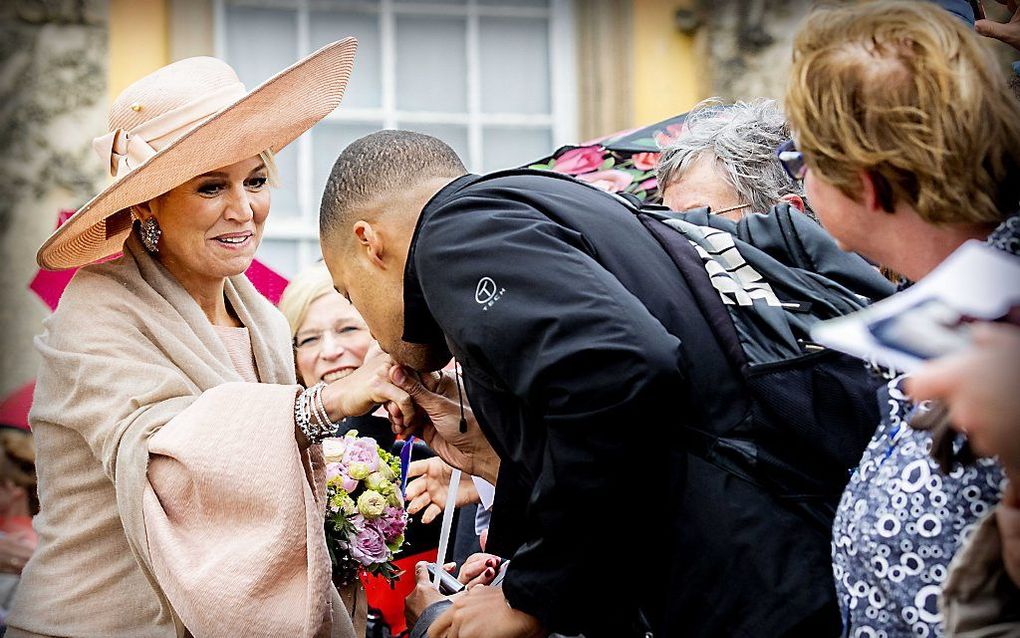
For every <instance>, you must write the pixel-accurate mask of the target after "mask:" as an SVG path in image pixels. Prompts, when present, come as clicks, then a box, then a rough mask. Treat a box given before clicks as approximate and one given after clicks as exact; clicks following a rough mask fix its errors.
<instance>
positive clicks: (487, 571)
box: [457, 553, 503, 587]
mask: <svg viewBox="0 0 1020 638" xmlns="http://www.w3.org/2000/svg"><path fill="white" fill-rule="evenodd" d="M502 562H503V559H501V558H500V557H499V556H494V555H493V554H485V553H478V554H471V555H470V556H468V559H467V560H466V561H464V564H463V565H462V566H461V568H460V573H459V574H458V575H457V580H459V581H460V582H462V583H464V585H466V586H467V587H474V586H475V585H488V584H489V583H491V582H492V580H493V579H494V578H495V577H496V573H497V572H499V566H500V563H502Z"/></svg>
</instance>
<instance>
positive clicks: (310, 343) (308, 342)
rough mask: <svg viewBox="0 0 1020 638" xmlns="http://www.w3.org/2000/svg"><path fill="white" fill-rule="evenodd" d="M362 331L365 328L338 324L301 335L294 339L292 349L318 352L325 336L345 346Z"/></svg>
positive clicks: (324, 340)
mask: <svg viewBox="0 0 1020 638" xmlns="http://www.w3.org/2000/svg"><path fill="white" fill-rule="evenodd" d="M363 330H365V328H362V327H360V326H352V325H345V324H338V325H336V326H333V327H332V328H327V329H326V330H322V331H320V332H306V333H302V334H299V335H298V336H296V337H294V348H296V349H298V350H302V351H307V352H311V351H313V350H319V349H321V348H322V346H323V345H324V344H325V342H326V337H327V336H329V337H330V338H331V339H333V340H334V341H338V342H339V343H340V344H341V345H344V346H346V345H347V344H348V343H349V342H350V341H352V340H354V339H357V338H359V337H360V336H361V332H362V331H363Z"/></svg>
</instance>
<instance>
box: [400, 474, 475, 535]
mask: <svg viewBox="0 0 1020 638" xmlns="http://www.w3.org/2000/svg"><path fill="white" fill-rule="evenodd" d="M451 474H453V468H452V467H450V466H449V465H447V464H446V463H445V462H444V461H443V459H441V458H437V457H432V458H430V459H422V460H421V461H414V462H413V463H411V465H409V466H408V468H407V476H408V477H409V478H413V477H416V478H414V480H413V481H410V482H409V483H408V484H407V492H406V493H405V494H404V498H405V499H406V500H407V503H408V504H407V513H408V514H417V513H418V512H420V511H421V510H422V509H424V510H425V513H424V514H422V516H421V522H422V523H425V524H426V525H428V524H429V523H431V522H432V521H434V520H435V518H436V517H437V516H439V515H440V514H442V513H443V508H444V507H446V498H447V495H448V493H449V489H450V475H451ZM478 502H480V499H479V498H478V490H476V489H475V484H474V482H472V481H468V480H463V481H461V482H460V488H459V489H458V490H457V507H464V506H465V505H469V504H471V503H478Z"/></svg>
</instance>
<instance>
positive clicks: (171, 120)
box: [92, 82, 246, 179]
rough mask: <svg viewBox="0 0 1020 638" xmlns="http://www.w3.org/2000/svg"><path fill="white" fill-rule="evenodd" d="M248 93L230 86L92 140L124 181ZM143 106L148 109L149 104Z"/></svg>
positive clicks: (94, 147) (100, 153)
mask: <svg viewBox="0 0 1020 638" xmlns="http://www.w3.org/2000/svg"><path fill="white" fill-rule="evenodd" d="M245 93H246V91H245V89H244V85H243V84H241V83H240V82H235V83H233V84H229V85H227V86H224V87H222V88H219V89H217V90H215V91H213V92H211V93H209V94H208V95H205V96H203V97H201V98H198V99H196V100H192V101H191V102H188V103H187V104H184V105H182V106H179V107H177V108H175V109H171V110H169V111H167V112H166V113H162V114H160V115H157V116H156V117H153V118H151V119H149V120H146V121H145V122H143V123H141V124H139V125H138V126H136V127H135V128H133V129H131V130H125V129H122V128H118V129H114V130H112V131H110V132H109V133H107V134H106V135H102V136H100V137H97V138H96V139H94V140H92V148H93V149H94V150H95V151H96V153H97V154H98V155H99V159H101V160H103V161H106V162H108V163H109V167H110V174H111V175H112V176H113V177H114V178H115V179H120V178H121V177H124V175H127V174H128V173H129V172H131V171H133V170H134V169H136V168H138V167H139V166H141V165H142V164H144V163H145V162H146V161H147V160H148V159H149V158H150V157H152V156H153V155H155V154H156V153H158V152H159V151H160V150H161V149H162V148H164V147H166V146H167V144H169V143H170V142H171V141H173V140H175V139H177V138H178V137H180V136H181V135H183V134H184V133H187V132H188V131H189V130H191V129H193V128H195V127H196V126H198V125H199V124H201V123H202V122H203V121H205V120H207V119H208V118H210V117H212V116H213V115H215V114H216V113H218V112H219V111H221V110H223V109H225V108H226V107H228V106H230V105H231V104H233V103H234V102H236V101H237V100H239V99H241V98H242V97H244V95H245ZM141 106H142V108H143V109H144V108H146V105H145V104H142V105H141ZM149 108H151V107H149Z"/></svg>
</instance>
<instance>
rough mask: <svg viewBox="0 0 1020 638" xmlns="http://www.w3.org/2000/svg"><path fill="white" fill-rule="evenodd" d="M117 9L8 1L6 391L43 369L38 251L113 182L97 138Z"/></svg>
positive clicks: (0, 233)
mask: <svg viewBox="0 0 1020 638" xmlns="http://www.w3.org/2000/svg"><path fill="white" fill-rule="evenodd" d="M107 15H108V13H107V3H106V2H105V0H5V2H3V3H0V148H2V149H3V153H2V154H0V259H2V262H0V263H2V264H3V268H2V269H0V326H2V334H0V353H2V355H0V398H2V397H3V396H6V395H7V393H8V392H10V391H11V390H12V389H13V388H15V387H17V386H19V385H21V384H23V383H25V382H27V381H29V380H31V379H33V378H34V377H35V374H36V369H37V367H38V357H37V355H36V353H35V350H34V348H33V347H32V337H33V335H35V334H37V333H38V332H39V331H40V330H41V321H42V319H43V318H44V317H45V316H46V315H47V314H49V309H48V308H47V307H46V306H45V305H44V304H43V303H42V302H41V301H40V300H39V299H38V298H37V297H36V296H35V295H34V294H33V293H32V292H31V291H29V290H28V285H29V283H30V282H31V280H32V278H33V277H34V276H35V274H36V272H37V269H38V268H37V266H36V264H35V252H36V250H37V249H38V247H39V245H40V244H41V243H42V242H43V240H44V239H45V238H46V237H47V235H49V233H50V232H51V231H52V230H53V228H54V225H55V223H56V219H57V212H58V210H60V209H65V208H72V209H73V208H77V207H78V206H80V205H81V204H83V203H85V202H86V201H87V200H88V199H89V198H90V197H91V196H92V195H94V194H95V193H96V192H98V189H99V188H101V187H102V185H103V184H104V181H105V180H104V178H103V175H102V173H101V165H100V162H99V161H98V160H97V159H96V158H95V156H94V154H93V152H92V149H91V140H92V138H93V137H94V136H96V135H100V134H102V133H103V132H104V131H105V130H106V116H107V92H106V84H107V57H108V56H107Z"/></svg>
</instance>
